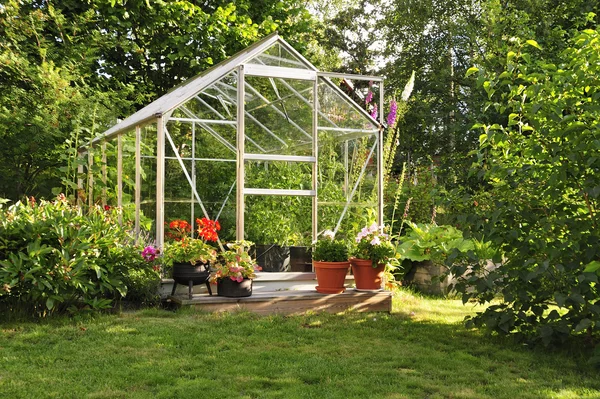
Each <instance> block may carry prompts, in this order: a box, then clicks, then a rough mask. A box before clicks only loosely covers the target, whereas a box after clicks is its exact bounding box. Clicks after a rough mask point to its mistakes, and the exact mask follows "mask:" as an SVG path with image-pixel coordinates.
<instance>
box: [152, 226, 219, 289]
mask: <svg viewBox="0 0 600 399" xmlns="http://www.w3.org/2000/svg"><path fill="white" fill-rule="evenodd" d="M196 224H197V225H198V228H197V234H198V237H199V238H192V237H190V236H189V234H190V233H191V226H190V225H189V223H187V222H186V221H183V220H174V221H172V222H171V223H169V234H167V237H169V238H171V239H173V242H170V243H167V244H166V245H165V249H164V254H163V259H164V263H165V265H167V266H172V274H173V280H174V281H175V283H174V284H173V290H172V291H171V295H175V289H176V288H177V284H185V285H187V286H188V287H189V291H188V294H189V297H190V299H191V298H192V289H193V286H194V285H197V284H206V287H207V289H208V292H209V294H210V295H212V290H211V288H210V283H209V278H210V264H211V263H212V262H214V261H215V260H216V258H217V251H216V249H215V248H214V247H212V246H211V245H210V244H208V243H207V241H217V240H218V239H219V237H218V234H217V231H218V230H220V229H221V226H220V225H219V222H218V221H213V220H209V219H207V218H202V219H196Z"/></svg>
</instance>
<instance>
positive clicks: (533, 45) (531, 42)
mask: <svg viewBox="0 0 600 399" xmlns="http://www.w3.org/2000/svg"><path fill="white" fill-rule="evenodd" d="M525 43H527V44H529V45H530V46H532V47H535V48H536V49H538V50H541V49H542V48H541V47H540V45H539V44H538V42H536V41H535V40H531V39H529V40H527V41H526V42H525Z"/></svg>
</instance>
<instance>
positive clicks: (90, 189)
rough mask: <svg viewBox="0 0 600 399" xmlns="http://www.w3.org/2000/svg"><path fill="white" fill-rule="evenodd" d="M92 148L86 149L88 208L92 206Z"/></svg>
mask: <svg viewBox="0 0 600 399" xmlns="http://www.w3.org/2000/svg"><path fill="white" fill-rule="evenodd" d="M93 149H94V148H93V147H90V149H89V150H88V207H90V208H92V207H93V206H94V172H93V171H92V169H93V168H94V154H93V153H92V150H93Z"/></svg>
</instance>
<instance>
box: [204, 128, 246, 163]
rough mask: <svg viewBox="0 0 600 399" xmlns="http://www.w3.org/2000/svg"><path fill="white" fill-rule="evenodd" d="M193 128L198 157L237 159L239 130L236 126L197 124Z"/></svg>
mask: <svg viewBox="0 0 600 399" xmlns="http://www.w3.org/2000/svg"><path fill="white" fill-rule="evenodd" d="M193 129H194V137H195V152H196V158H201V159H215V160H219V159H228V160H235V159H236V155H237V150H236V144H237V130H236V127H235V126H232V125H229V126H228V125H207V124H196V125H195V126H193ZM247 145H248V144H247Z"/></svg>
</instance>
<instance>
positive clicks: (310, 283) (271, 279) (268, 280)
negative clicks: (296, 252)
mask: <svg viewBox="0 0 600 399" xmlns="http://www.w3.org/2000/svg"><path fill="white" fill-rule="evenodd" d="M316 285H317V278H316V276H315V273H311V272H308V273H301V272H283V273H269V272H262V273H260V272H259V273H257V274H256V278H255V279H254V283H253V291H254V292H255V293H258V292H266V291H310V290H314V289H315V287H316ZM353 285H354V276H352V275H350V274H349V275H347V276H346V281H345V286H346V288H352V286H353ZM172 287H173V280H172V279H163V280H162V283H161V288H160V294H161V297H162V298H167V297H168V296H169V295H171V289H172ZM212 290H213V292H216V290H217V288H216V286H215V285H213V286H212ZM187 292H188V287H187V286H184V285H178V286H177V290H176V292H175V295H183V294H186V293H187ZM193 293H194V294H207V293H208V291H207V289H206V286H205V285H204V284H200V285H196V286H194V290H193Z"/></svg>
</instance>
